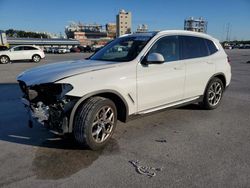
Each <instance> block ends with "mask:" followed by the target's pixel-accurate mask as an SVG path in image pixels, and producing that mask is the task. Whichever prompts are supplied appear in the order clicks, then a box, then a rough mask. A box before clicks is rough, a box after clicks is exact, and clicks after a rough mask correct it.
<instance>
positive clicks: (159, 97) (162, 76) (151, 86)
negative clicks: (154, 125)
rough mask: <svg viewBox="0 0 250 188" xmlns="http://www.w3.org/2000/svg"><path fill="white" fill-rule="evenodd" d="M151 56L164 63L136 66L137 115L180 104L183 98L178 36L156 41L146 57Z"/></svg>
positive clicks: (182, 66)
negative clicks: (162, 60) (159, 56)
mask: <svg viewBox="0 0 250 188" xmlns="http://www.w3.org/2000/svg"><path fill="white" fill-rule="evenodd" d="M150 53H160V54H161V55H163V57H164V59H165V62H164V63H162V64H149V65H142V64H140V63H139V64H138V66H137V97H138V111H139V112H142V111H144V110H150V109H153V108H157V107H161V106H164V105H167V104H170V103H173V102H176V101H179V100H181V99H182V98H183V94H184V82H185V64H183V63H182V62H181V61H180V50H179V38H178V36H165V37H162V38H160V39H158V41H156V42H155V43H154V45H153V46H152V47H151V49H150V50H149V52H148V53H147V55H148V54H150ZM147 55H146V57H147ZM146 57H145V58H146Z"/></svg>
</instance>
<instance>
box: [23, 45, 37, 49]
mask: <svg viewBox="0 0 250 188" xmlns="http://www.w3.org/2000/svg"><path fill="white" fill-rule="evenodd" d="M24 50H36V48H34V47H32V46H24Z"/></svg>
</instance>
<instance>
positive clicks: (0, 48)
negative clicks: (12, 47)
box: [0, 46, 9, 51]
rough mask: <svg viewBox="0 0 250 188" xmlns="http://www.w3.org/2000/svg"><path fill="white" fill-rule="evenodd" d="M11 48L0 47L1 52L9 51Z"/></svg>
mask: <svg viewBox="0 0 250 188" xmlns="http://www.w3.org/2000/svg"><path fill="white" fill-rule="evenodd" d="M8 49H9V48H8V47H7V46H0V51H5V50H8Z"/></svg>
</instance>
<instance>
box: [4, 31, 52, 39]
mask: <svg viewBox="0 0 250 188" xmlns="http://www.w3.org/2000/svg"><path fill="white" fill-rule="evenodd" d="M5 33H6V35H7V36H8V37H17V38H49V36H48V35H47V34H44V33H36V32H30V31H28V32H26V31H22V30H14V29H8V30H6V31H5Z"/></svg>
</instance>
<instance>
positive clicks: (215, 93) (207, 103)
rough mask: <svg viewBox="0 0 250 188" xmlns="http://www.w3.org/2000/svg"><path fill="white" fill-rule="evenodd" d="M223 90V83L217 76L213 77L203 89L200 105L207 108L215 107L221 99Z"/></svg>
mask: <svg viewBox="0 0 250 188" xmlns="http://www.w3.org/2000/svg"><path fill="white" fill-rule="evenodd" d="M223 92H224V85H223V83H222V81H221V80H220V79H219V78H213V79H212V80H211V81H210V82H209V84H208V86H207V89H206V91H205V95H204V98H203V102H202V106H203V107H204V108H205V109H207V110H213V109H215V108H217V107H218V106H219V105H220V103H221V99H222V95H223Z"/></svg>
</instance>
